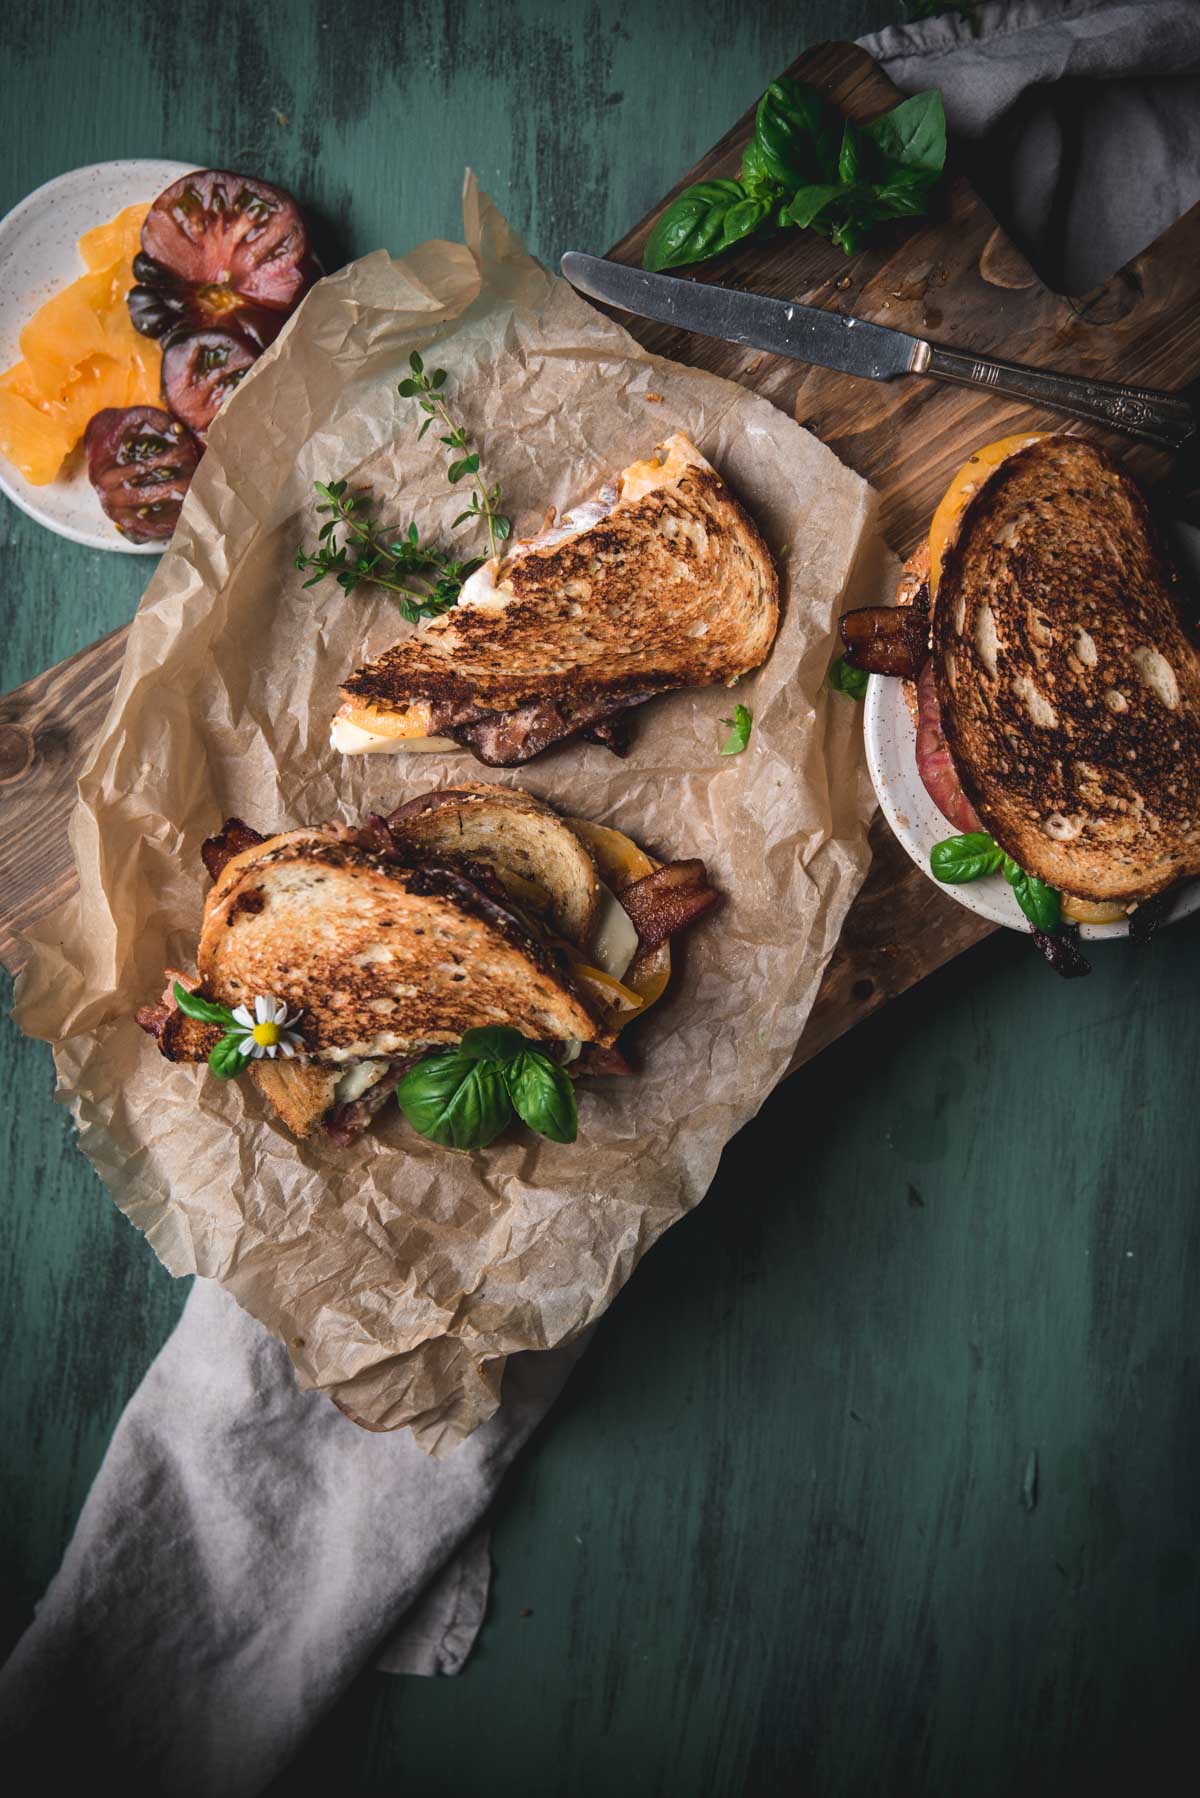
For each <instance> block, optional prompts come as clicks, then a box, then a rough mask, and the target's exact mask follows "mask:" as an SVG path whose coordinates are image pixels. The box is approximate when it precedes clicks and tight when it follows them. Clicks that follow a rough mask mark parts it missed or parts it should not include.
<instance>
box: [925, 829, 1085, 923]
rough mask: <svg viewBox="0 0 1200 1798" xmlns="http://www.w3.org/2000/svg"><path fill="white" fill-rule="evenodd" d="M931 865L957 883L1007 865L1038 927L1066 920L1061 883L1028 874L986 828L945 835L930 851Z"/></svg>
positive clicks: (1009, 878) (1013, 884)
mask: <svg viewBox="0 0 1200 1798" xmlns="http://www.w3.org/2000/svg"><path fill="white" fill-rule="evenodd" d="M929 867H930V870H931V872H932V873H933V875H934V876H935V877H936V879H938V880H941V881H945V882H946V883H947V884H948V885H954V886H957V885H959V884H961V883H962V882H963V881H966V880H982V879H983V878H984V877H985V875H988V874H999V872H1000V870H1001V869H1003V870H1004V878H1005V880H1007V882H1008V884H1009V886H1010V887H1011V888H1012V890H1013V893H1014V894H1015V896H1016V901H1017V904H1018V905H1019V906H1020V908H1021V910H1022V911H1023V912H1024V913H1025V916H1026V917H1027V918H1028V919H1029V922H1030V923H1031V924H1032V925H1033V927H1034V929H1035V930H1045V931H1055V930H1057V929H1058V926H1059V924H1060V922H1061V921H1062V895H1061V894H1060V893H1059V891H1058V889H1057V887H1052V886H1047V884H1046V882H1045V881H1044V880H1039V879H1038V876H1037V875H1036V874H1026V872H1025V870H1024V868H1021V867H1018V865H1017V863H1016V862H1015V861H1014V860H1013V858H1012V856H1011V855H1005V853H1004V851H1003V849H1001V847H1000V845H999V843H997V842H996V840H995V838H994V837H990V836H989V835H988V834H987V832H986V831H984V830H969V831H967V832H966V833H965V834H964V835H963V836H960V837H943V838H942V841H941V842H940V843H935V844H934V845H933V848H932V849H931V850H930V851H929Z"/></svg>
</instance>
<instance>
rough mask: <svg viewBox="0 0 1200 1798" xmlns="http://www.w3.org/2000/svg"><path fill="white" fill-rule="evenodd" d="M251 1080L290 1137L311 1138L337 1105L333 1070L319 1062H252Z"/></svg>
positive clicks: (336, 1071) (335, 1079)
mask: <svg viewBox="0 0 1200 1798" xmlns="http://www.w3.org/2000/svg"><path fill="white" fill-rule="evenodd" d="M250 1078H251V1080H253V1082H254V1084H255V1086H257V1088H258V1090H259V1092H261V1093H262V1095H263V1097H264V1099H266V1101H267V1103H268V1104H269V1105H270V1106H271V1107H272V1109H273V1110H274V1111H275V1112H276V1113H277V1114H278V1116H279V1117H280V1119H281V1120H282V1122H283V1123H284V1124H286V1125H287V1128H288V1129H289V1130H290V1131H291V1133H292V1135H293V1136H299V1137H305V1136H311V1135H312V1133H313V1131H314V1130H316V1129H317V1128H318V1127H319V1125H320V1123H321V1121H322V1119H323V1118H325V1117H327V1116H328V1114H329V1113H330V1112H331V1111H332V1110H333V1107H334V1105H335V1104H336V1103H337V1087H338V1080H339V1078H340V1076H339V1072H338V1069H337V1068H336V1067H329V1066H328V1065H327V1064H326V1063H324V1062H319V1061H252V1062H251V1063H250Z"/></svg>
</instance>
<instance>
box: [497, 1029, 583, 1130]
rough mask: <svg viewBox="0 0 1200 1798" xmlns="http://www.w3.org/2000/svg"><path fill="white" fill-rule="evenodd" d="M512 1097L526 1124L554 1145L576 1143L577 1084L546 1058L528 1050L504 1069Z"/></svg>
mask: <svg viewBox="0 0 1200 1798" xmlns="http://www.w3.org/2000/svg"><path fill="white" fill-rule="evenodd" d="M504 1073H505V1078H506V1080H507V1082H508V1091H509V1096H510V1098H511V1099H512V1102H513V1104H514V1105H515V1107H516V1110H517V1115H518V1117H519V1118H520V1119H521V1120H522V1122H523V1123H526V1124H528V1125H529V1128H530V1129H531V1130H536V1131H537V1133H538V1135H539V1136H548V1137H549V1138H550V1141H551V1142H574V1141H575V1138H576V1137H577V1136H578V1135H579V1111H578V1107H577V1106H576V1103H575V1087H574V1083H573V1082H572V1081H571V1080H570V1079H569V1077H568V1076H567V1075H566V1074H565V1073H564V1072H563V1070H562V1068H560V1067H557V1066H556V1065H555V1063H554V1062H552V1061H551V1060H550V1059H549V1058H548V1057H547V1056H545V1055H543V1054H542V1053H541V1052H540V1051H539V1050H537V1049H526V1050H525V1051H524V1052H523V1053H522V1054H520V1055H518V1056H516V1057H515V1058H514V1059H513V1060H512V1061H510V1062H509V1063H508V1065H507V1066H506V1068H505V1070H504Z"/></svg>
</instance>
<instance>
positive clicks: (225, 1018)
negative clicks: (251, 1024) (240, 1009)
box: [174, 981, 252, 1080]
mask: <svg viewBox="0 0 1200 1798" xmlns="http://www.w3.org/2000/svg"><path fill="white" fill-rule="evenodd" d="M174 993H175V1003H176V1005H178V1007H179V1009H180V1011H181V1012H182V1013H183V1015H184V1017H185V1018H194V1019H195V1020H196V1022H197V1023H198V1024H219V1025H220V1026H221V1028H222V1029H223V1030H224V1032H225V1035H224V1036H223V1037H222V1038H221V1040H220V1042H218V1043H216V1044H215V1045H214V1046H213V1048H212V1049H210V1050H209V1055H208V1071H209V1073H210V1074H215V1075H216V1077H217V1079H218V1080H236V1079H237V1077H238V1075H239V1074H241V1073H243V1072H244V1071H245V1068H246V1064H247V1062H248V1061H249V1059H250V1050H251V1047H252V1038H251V1037H250V1035H249V1033H248V1032H244V1031H239V1029H238V1023H237V1020H236V1018H235V1017H234V1015H233V1013H232V1011H230V1009H229V1007H228V1005H219V1004H218V1003H217V1002H216V1001H215V1000H213V999H204V998H202V997H201V996H200V994H199V993H189V992H188V990H187V988H186V987H184V986H180V984H179V982H178V981H176V982H175V986H174Z"/></svg>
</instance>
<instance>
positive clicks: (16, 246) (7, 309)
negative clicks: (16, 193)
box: [0, 161, 196, 556]
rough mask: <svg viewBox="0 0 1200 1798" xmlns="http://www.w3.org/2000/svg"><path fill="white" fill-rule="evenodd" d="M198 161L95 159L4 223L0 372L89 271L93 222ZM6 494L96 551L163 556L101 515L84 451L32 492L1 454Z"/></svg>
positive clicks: (152, 192) (1, 487)
mask: <svg viewBox="0 0 1200 1798" xmlns="http://www.w3.org/2000/svg"><path fill="white" fill-rule="evenodd" d="M195 167H196V164H195V163H194V162H148V161H146V162H143V161H129V162H94V163H91V164H90V165H89V166H88V167H87V168H82V169H71V170H70V171H69V172H68V173H67V174H65V175H58V176H56V177H55V179H54V180H53V181H47V182H46V184H45V186H43V187H38V188H35V189H34V191H33V193H31V194H30V195H29V196H28V197H27V198H26V199H24V200H22V201H21V203H20V205H19V206H14V207H13V209H12V211H11V212H10V213H9V214H8V216H7V217H6V218H4V219H0V368H10V367H11V366H12V364H13V363H14V362H16V361H18V360H19V359H20V354H21V350H20V344H19V341H18V339H19V337H20V333H21V330H22V328H23V326H24V325H26V324H27V323H28V321H29V320H30V319H31V318H32V316H33V314H34V313H35V312H36V311H37V309H38V307H39V306H40V305H42V304H43V302H44V301H46V300H48V299H49V297H50V295H51V294H52V293H55V292H57V290H58V289H59V288H62V287H66V286H67V284H68V283H69V282H71V281H74V280H75V278H76V277H77V276H78V275H82V274H83V273H84V267H83V259H82V257H81V256H80V254H79V251H78V249H77V248H76V245H77V243H78V241H79V239H80V238H81V237H82V236H83V234H84V232H85V231H90V230H91V229H92V226H93V225H103V224H105V223H106V222H107V221H108V220H109V219H111V218H114V217H115V216H116V214H117V213H118V212H120V211H121V210H122V209H123V208H124V207H126V206H134V205H136V204H137V203H138V201H139V200H146V201H150V200H153V199H155V198H156V197H157V195H159V194H160V193H161V192H162V190H163V188H164V187H169V186H170V184H171V182H172V181H177V180H178V179H179V177H180V175H187V174H190V173H191V171H192V170H193V169H194V168H195ZM0 491H3V492H4V493H6V494H7V495H8V497H9V499H10V500H12V502H13V504H14V505H16V506H20V508H21V510H22V511H23V512H28V514H29V516H30V517H31V518H36V519H37V521H38V523H39V524H44V525H45V526H46V527H47V529H48V530H51V531H57V532H58V535H59V536H60V537H69V538H70V539H71V541H72V542H73V543H86V544H87V545H88V547H89V548H91V549H115V550H120V551H122V552H123V553H124V554H125V555H149V556H153V555H159V554H161V553H162V550H163V548H164V547H165V546H164V545H163V544H161V543H128V542H126V540H125V538H124V537H122V536H121V535H120V533H119V532H118V531H116V530H115V529H114V528H113V526H112V525H111V524H110V523H109V521H108V519H107V518H106V517H105V516H104V513H103V512H102V511H101V510H100V502H99V500H98V499H97V498H96V495H95V494H94V493H93V491H92V486H91V482H90V481H89V480H88V478H87V470H86V468H85V467H84V461H83V447H82V445H80V446H79V447H77V448H76V449H75V450H73V451H72V453H71V455H70V456H68V458H67V460H66V463H65V464H64V466H63V470H62V473H61V474H60V475H59V477H58V479H57V480H55V481H51V482H50V484H49V485H48V486H46V487H32V486H30V484H29V482H28V481H27V480H26V479H25V477H24V476H23V475H21V474H20V473H18V471H17V470H16V469H15V468H14V467H13V466H12V464H11V463H9V462H6V461H4V459H3V458H2V457H0Z"/></svg>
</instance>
